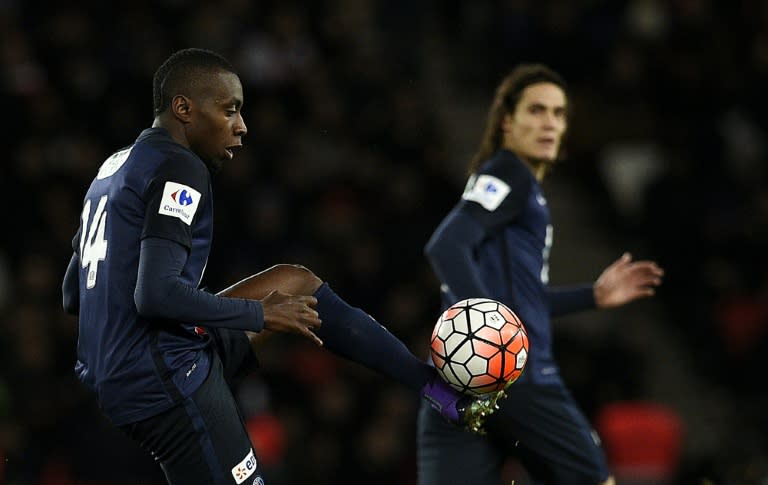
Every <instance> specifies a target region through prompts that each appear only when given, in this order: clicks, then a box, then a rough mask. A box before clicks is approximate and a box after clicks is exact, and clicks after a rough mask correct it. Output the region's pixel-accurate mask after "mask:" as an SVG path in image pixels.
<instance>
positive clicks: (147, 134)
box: [133, 128, 210, 180]
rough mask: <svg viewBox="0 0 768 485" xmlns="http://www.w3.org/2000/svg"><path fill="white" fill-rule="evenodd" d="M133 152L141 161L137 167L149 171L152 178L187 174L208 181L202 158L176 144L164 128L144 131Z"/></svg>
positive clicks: (207, 173) (207, 172)
mask: <svg viewBox="0 0 768 485" xmlns="http://www.w3.org/2000/svg"><path fill="white" fill-rule="evenodd" d="M133 151H134V153H135V156H136V157H137V158H138V159H140V160H141V162H140V163H138V164H137V167H138V168H139V169H140V170H141V169H143V170H147V171H148V172H149V174H150V176H151V177H154V176H161V177H162V176H168V175H171V176H173V175H182V174H186V175H187V176H191V177H192V178H193V179H202V180H207V179H208V177H209V175H210V172H209V171H208V168H207V167H206V165H205V163H204V162H203V161H202V160H201V159H200V157H198V156H197V155H196V154H195V153H194V152H193V151H192V150H190V149H189V148H187V147H184V146H182V145H180V144H179V143H178V142H176V141H175V140H174V139H173V138H171V136H170V134H168V132H167V131H166V130H165V129H163V128H148V129H146V130H144V131H142V132H141V134H140V135H139V137H138V138H137V139H136V142H135V144H134V145H133Z"/></svg>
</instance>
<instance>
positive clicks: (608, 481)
mask: <svg viewBox="0 0 768 485" xmlns="http://www.w3.org/2000/svg"><path fill="white" fill-rule="evenodd" d="M599 485H616V480H614V479H613V476H609V477H608V478H606V479H605V481H604V482H600V483H599Z"/></svg>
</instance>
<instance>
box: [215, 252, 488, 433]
mask: <svg viewBox="0 0 768 485" xmlns="http://www.w3.org/2000/svg"><path fill="white" fill-rule="evenodd" d="M273 290H280V291H282V292H284V293H290V294H294V295H314V296H315V297H316V298H317V307H316V309H317V311H318V313H319V314H320V318H321V319H322V320H323V323H322V325H321V327H320V328H319V329H318V330H317V335H318V336H319V337H320V338H321V339H322V340H323V342H324V345H325V347H326V348H327V349H328V350H330V351H332V352H334V353H336V354H338V355H340V356H341V357H344V358H346V359H348V360H351V361H353V362H356V363H358V364H361V365H363V366H365V367H368V368H369V369H371V370H374V371H376V372H379V373H380V374H383V375H385V376H387V377H390V378H392V379H393V380H395V381H397V382H400V383H401V384H404V385H405V386H407V387H410V388H412V389H414V390H417V391H421V392H423V393H424V394H425V395H427V396H429V397H430V400H431V403H432V405H433V406H435V407H436V408H437V409H440V412H441V413H442V414H443V416H445V417H446V418H447V419H450V420H452V421H454V422H458V421H459V420H460V418H463V417H467V416H473V415H474V416H479V415H481V414H482V413H490V412H493V410H492V409H491V408H490V407H489V406H487V405H485V403H481V402H471V403H470V402H465V401H469V400H464V401H462V400H461V398H462V396H461V395H460V394H458V393H457V392H456V391H453V390H452V389H450V388H449V387H448V386H444V385H443V382H442V381H441V380H440V378H439V377H438V376H437V372H436V371H435V369H434V368H432V367H431V366H429V365H427V364H426V362H424V361H423V360H421V359H419V358H417V357H416V356H415V355H413V354H412V353H411V352H410V350H409V349H408V348H407V347H406V345H405V344H404V343H403V342H402V341H400V340H399V339H398V338H397V337H395V336H394V335H393V334H392V333H390V332H389V331H388V330H387V329H386V328H385V327H384V326H382V325H381V324H379V322H377V321H376V320H375V319H374V318H373V317H371V316H370V315H368V314H367V313H366V312H364V311H363V310H361V309H359V308H356V307H353V306H351V305H349V304H348V303H347V302H345V301H344V300H343V299H342V298H340V297H339V296H338V295H337V294H336V293H335V292H334V291H333V290H332V289H331V287H330V286H329V285H328V284H327V283H324V282H323V281H322V280H321V279H320V278H318V277H317V276H316V275H315V274H314V273H312V272H311V271H310V270H308V269H307V268H305V267H303V266H299V265H290V264H280V265H276V266H273V267H271V268H269V269H267V270H265V271H262V272H261V273H258V274H255V275H253V276H250V277H248V278H246V279H244V280H242V281H240V282H238V283H236V284H235V285H232V286H231V287H229V288H227V289H226V290H223V291H222V292H220V293H219V294H221V295H225V296H234V297H240V298H252V299H262V298H264V297H265V296H266V295H268V294H269V293H270V292H271V291H273ZM269 333H270V332H266V331H262V332H260V333H258V334H254V333H249V338H250V339H251V343H252V345H253V347H254V350H255V351H257V350H258V348H259V347H260V346H261V345H263V344H264V342H265V341H266V340H267V338H268V337H269ZM460 401H461V402H460ZM468 421H472V419H469V420H468Z"/></svg>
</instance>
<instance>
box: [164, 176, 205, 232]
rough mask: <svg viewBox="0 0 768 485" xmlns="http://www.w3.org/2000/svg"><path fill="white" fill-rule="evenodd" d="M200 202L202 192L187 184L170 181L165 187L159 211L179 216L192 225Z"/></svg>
mask: <svg viewBox="0 0 768 485" xmlns="http://www.w3.org/2000/svg"><path fill="white" fill-rule="evenodd" d="M199 204H200V192H198V191H197V190H195V189H193V188H192V187H189V186H187V185H183V184H180V183H177V182H170V181H168V182H166V183H165V187H164V188H163V198H162V199H161V200H160V208H159V210H158V213H159V214H163V215H166V216H171V217H176V218H179V219H181V220H182V221H183V222H184V223H186V224H187V225H192V219H193V218H194V217H195V212H197V208H198V206H199Z"/></svg>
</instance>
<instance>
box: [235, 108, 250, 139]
mask: <svg viewBox="0 0 768 485" xmlns="http://www.w3.org/2000/svg"><path fill="white" fill-rule="evenodd" d="M234 128H235V135H237V136H245V135H246V134H248V127H246V126H245V120H244V119H243V115H241V114H240V113H238V114H237V122H236V123H235V126H234Z"/></svg>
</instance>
